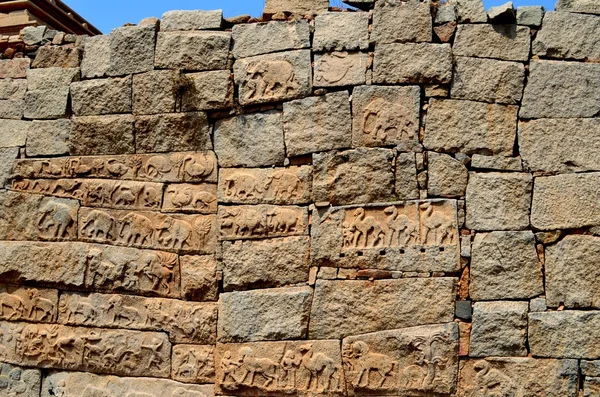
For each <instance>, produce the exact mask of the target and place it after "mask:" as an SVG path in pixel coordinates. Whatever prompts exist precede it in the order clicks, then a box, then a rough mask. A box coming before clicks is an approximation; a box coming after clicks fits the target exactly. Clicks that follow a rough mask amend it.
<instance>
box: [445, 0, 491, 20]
mask: <svg viewBox="0 0 600 397" xmlns="http://www.w3.org/2000/svg"><path fill="white" fill-rule="evenodd" d="M449 3H450V4H456V12H457V14H458V20H459V22H470V23H477V22H487V14H486V13H485V7H484V6H483V1H482V0H450V2H449Z"/></svg>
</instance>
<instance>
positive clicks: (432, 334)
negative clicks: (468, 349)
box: [342, 323, 459, 396]
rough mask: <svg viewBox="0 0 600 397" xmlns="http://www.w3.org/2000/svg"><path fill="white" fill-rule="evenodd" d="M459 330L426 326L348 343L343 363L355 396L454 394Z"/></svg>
mask: <svg viewBox="0 0 600 397" xmlns="http://www.w3.org/2000/svg"><path fill="white" fill-rule="evenodd" d="M458 338H459V337H458V325H457V324H456V323H448V324H442V325H426V326H421V327H414V328H404V329H399V330H392V331H383V332H375V333H372V334H365V335H359V336H352V337H349V338H345V339H344V341H343V344H342V357H343V361H344V371H345V375H346V387H347V389H348V390H350V393H351V394H356V395H369V396H371V395H373V396H387V395H396V396H404V395H410V396H413V395H414V396H424V395H438V394H440V395H441V394H444V395H446V394H451V393H453V392H454V390H455V388H456V381H457V378H458Z"/></svg>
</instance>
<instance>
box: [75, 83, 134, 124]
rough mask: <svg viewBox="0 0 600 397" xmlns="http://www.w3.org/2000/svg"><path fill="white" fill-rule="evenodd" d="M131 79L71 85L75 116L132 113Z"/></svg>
mask: <svg viewBox="0 0 600 397" xmlns="http://www.w3.org/2000/svg"><path fill="white" fill-rule="evenodd" d="M131 82H132V80H131V77H123V78H116V79H102V80H86V81H80V82H76V83H73V84H71V102H72V105H71V106H72V109H73V113H74V114H75V116H97V115H102V114H118V113H131V110H132V106H131Z"/></svg>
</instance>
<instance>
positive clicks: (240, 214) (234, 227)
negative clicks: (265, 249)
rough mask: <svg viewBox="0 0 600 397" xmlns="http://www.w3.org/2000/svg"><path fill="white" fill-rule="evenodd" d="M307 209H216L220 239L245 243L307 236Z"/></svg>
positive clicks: (276, 207) (291, 207) (255, 206)
mask: <svg viewBox="0 0 600 397" xmlns="http://www.w3.org/2000/svg"><path fill="white" fill-rule="evenodd" d="M308 226H309V222H308V211H307V208H306V207H297V206H286V207H284V206H274V205H266V204H261V205H243V206H234V207H224V206H221V207H219V227H220V231H221V234H220V236H221V237H220V238H221V239H222V240H244V239H256V238H269V237H285V236H302V235H307V234H308Z"/></svg>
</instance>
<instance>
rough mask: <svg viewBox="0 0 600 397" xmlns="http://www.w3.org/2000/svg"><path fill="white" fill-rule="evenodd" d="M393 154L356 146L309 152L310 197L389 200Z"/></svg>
mask: <svg viewBox="0 0 600 397" xmlns="http://www.w3.org/2000/svg"><path fill="white" fill-rule="evenodd" d="M393 163H394V154H393V152H392V150H389V149H366V148H360V149H355V150H347V151H344V152H327V153H315V154H313V167H314V176H313V198H314V201H315V202H329V203H331V204H333V205H342V204H353V203H372V202H385V201H393V199H394V198H393V190H394V172H393V165H394V164H393Z"/></svg>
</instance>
